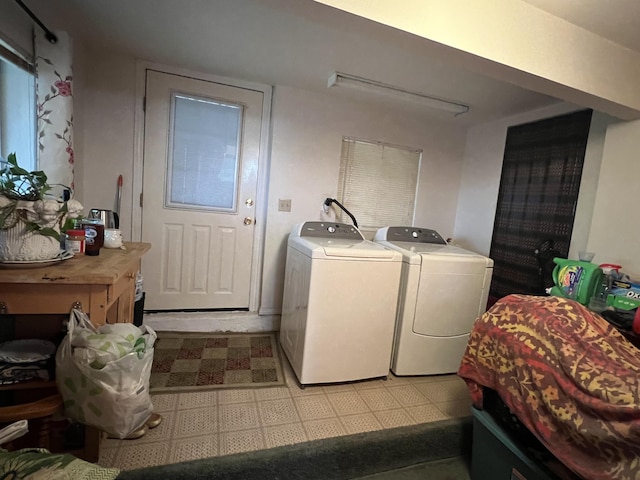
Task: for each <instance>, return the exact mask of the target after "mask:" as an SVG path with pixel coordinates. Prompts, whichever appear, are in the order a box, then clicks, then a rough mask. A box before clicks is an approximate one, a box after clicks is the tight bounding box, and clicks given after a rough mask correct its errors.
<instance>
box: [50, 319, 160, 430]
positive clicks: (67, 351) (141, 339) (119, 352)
mask: <svg viewBox="0 0 640 480" xmlns="http://www.w3.org/2000/svg"><path fill="white" fill-rule="evenodd" d="M132 329H135V330H132ZM155 340H156V333H155V332H154V331H153V330H152V329H151V328H149V327H147V326H145V325H143V326H141V327H135V326H133V325H131V324H127V323H122V324H112V325H104V326H102V327H99V328H96V327H95V326H94V325H93V324H92V323H91V321H90V320H89V318H88V317H87V316H86V315H85V314H84V313H82V312H81V311H80V310H77V309H73V310H72V311H71V316H70V318H69V325H68V326H67V335H66V336H65V338H64V339H63V340H62V343H61V344H60V347H58V352H57V354H56V382H57V384H58V390H59V391H60V394H61V395H62V398H63V400H64V408H65V414H66V415H67V416H68V417H69V418H72V419H74V420H76V421H78V422H81V423H83V424H85V425H91V426H93V427H96V428H99V429H100V430H103V431H105V432H107V433H108V434H110V435H111V436H114V437H117V438H125V437H126V436H128V435H129V434H130V433H131V432H133V431H134V430H137V429H138V428H140V427H142V425H144V423H145V422H146V421H147V419H148V418H149V416H150V415H151V413H152V412H153V405H152V403H151V397H150V396H149V376H150V375H151V364H152V363H153V344H154V343H155Z"/></svg>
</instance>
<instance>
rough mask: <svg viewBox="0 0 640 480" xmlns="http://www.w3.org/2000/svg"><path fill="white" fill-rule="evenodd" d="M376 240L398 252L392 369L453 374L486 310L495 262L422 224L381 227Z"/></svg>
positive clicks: (403, 372) (403, 371)
mask: <svg viewBox="0 0 640 480" xmlns="http://www.w3.org/2000/svg"><path fill="white" fill-rule="evenodd" d="M374 241H375V242H377V243H379V244H380V245H384V246H386V247H388V248H392V249H394V250H396V251H398V252H400V253H402V279H401V282H400V299H399V301H398V311H397V321H396V331H395V336H394V344H393V354H392V360H391V370H392V371H393V373H395V374H396V375H435V374H444V373H455V372H456V371H457V370H458V367H459V366H460V360H461V359H462V355H463V354H464V351H465V348H466V346H467V341H468V339H469V333H470V332H471V329H472V327H473V323H474V321H475V319H476V318H477V317H478V316H479V315H481V314H482V313H484V311H485V309H486V305H487V298H488V296H489V286H490V284H491V276H492V274H493V260H492V259H490V258H487V257H485V256H483V255H479V254H477V253H474V252H471V251H468V250H464V249H462V248H459V247H455V246H452V245H448V244H447V242H446V241H445V240H444V239H443V238H442V237H441V236H440V235H439V234H438V232H436V231H435V230H429V229H426V228H416V227H385V228H381V229H380V230H378V231H377V232H376V234H375V236H374Z"/></svg>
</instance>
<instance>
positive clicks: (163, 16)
mask: <svg viewBox="0 0 640 480" xmlns="http://www.w3.org/2000/svg"><path fill="white" fill-rule="evenodd" d="M524 1H526V2H527V3H529V4H531V5H533V6H535V7H537V8H540V9H543V10H546V11H548V12H549V13H551V14H553V15H556V16H559V17H561V18H563V19H565V20H567V21H569V22H571V23H574V24H576V25H580V26H583V27H584V28H587V29H590V30H592V31H593V32H594V33H597V34H599V35H601V36H605V37H607V38H610V39H611V40H612V41H614V42H617V43H620V44H622V45H625V46H627V47H629V48H633V49H638V50H640V28H638V26H636V25H635V24H637V23H639V22H640V2H637V0H607V1H606V2H604V1H602V0H524ZM25 3H26V4H27V5H28V6H29V8H31V9H32V10H33V11H34V12H35V13H36V15H38V16H39V17H40V18H41V20H42V21H43V22H44V23H45V24H47V26H48V27H49V28H51V29H55V28H62V29H65V30H67V31H69V33H70V34H71V36H72V38H73V41H74V45H83V46H84V45H92V46H94V47H96V48H110V49H116V50H119V51H123V52H126V54H127V55H130V56H133V57H136V58H140V59H144V60H148V61H153V62H159V63H163V64H168V65H173V66H180V67H184V68H188V69H191V70H194V71H201V72H205V73H213V74H216V75H221V76H226V77H231V78H236V79H241V80H248V81H255V82H261V83H266V84H271V85H284V86H292V87H298V88H303V89H308V90H317V91H323V92H326V91H327V79H328V78H329V76H330V75H331V74H332V73H333V72H334V71H339V72H344V73H349V74H353V75H357V76H360V77H365V78H369V79H373V80H377V81H380V82H383V83H386V84H391V85H395V86H398V87H402V88H404V89H407V90H410V91H416V92H422V93H425V94H428V95H431V96H435V97H439V98H443V99H447V100H452V101H455V102H458V103H463V104H466V105H469V106H470V108H471V109H470V112H469V113H467V114H465V115H462V116H459V117H453V116H452V115H451V114H444V113H440V112H424V115H426V116H430V117H435V118H438V119H439V120H442V121H447V122H456V123H457V124H460V125H470V124H473V123H479V122H484V121H489V120H493V119H496V118H501V117H505V116H509V115H513V114H517V113H520V112H523V111H527V110H531V109H533V108H538V107H542V106H546V105H549V104H551V103H555V102H557V101H558V100H557V99H555V98H551V97H548V96H546V95H542V94H539V93H535V92H532V91H529V90H526V89H523V88H520V87H518V86H516V85H512V84H509V83H505V82H501V81H498V80H496V79H493V78H489V77H486V76H483V75H480V74H478V73H474V72H472V71H470V70H469V69H468V68H465V66H464V65H463V64H460V63H457V62H456V59H454V58H452V57H450V56H447V54H446V50H444V49H442V48H438V46H437V45H434V44H433V43H432V42H429V41H427V40H424V39H421V38H418V37H415V36H413V35H410V34H407V33H404V32H401V31H398V30H395V29H392V28H388V27H385V26H382V25H379V24H376V23H374V22H371V21H368V20H365V19H362V18H360V17H355V16H352V15H350V14H347V13H344V12H341V11H339V10H336V9H333V8H330V7H327V6H325V5H322V4H319V3H317V2H314V1H312V0H135V1H131V0H91V1H86V0H52V1H49V2H37V1H35V0H26V1H25ZM605 4H606V6H605ZM614 5H615V6H616V7H615V8H614ZM334 90H335V92H334ZM331 93H332V94H335V95H340V94H342V95H347V94H346V93H342V92H339V89H332V90H331ZM349 95H351V97H350V98H351V99H353V98H356V99H357V97H353V96H352V95H353V94H352V93H349ZM363 99H364V100H369V101H374V100H372V99H367V98H363ZM375 101H383V100H375ZM388 106H389V108H406V107H405V106H402V107H400V106H397V107H396V106H393V105H388Z"/></svg>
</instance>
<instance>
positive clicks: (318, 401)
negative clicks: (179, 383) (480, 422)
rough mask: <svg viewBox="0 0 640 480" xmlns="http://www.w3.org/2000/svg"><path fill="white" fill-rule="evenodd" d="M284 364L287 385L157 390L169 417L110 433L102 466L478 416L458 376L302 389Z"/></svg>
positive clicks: (159, 408)
mask: <svg viewBox="0 0 640 480" xmlns="http://www.w3.org/2000/svg"><path fill="white" fill-rule="evenodd" d="M283 367H284V373H285V378H286V382H287V386H286V387H268V388H257V389H224V390H213V391H208V392H193V393H176V394H157V395H152V401H153V406H154V411H156V412H158V413H160V414H162V415H163V417H164V421H163V422H162V423H161V424H160V425H159V426H158V427H156V428H155V429H153V430H149V432H148V433H147V434H146V435H145V436H144V437H142V438H139V439H137V440H115V439H107V438H103V439H102V443H101V447H100V459H99V461H98V463H99V464H100V465H102V466H105V467H117V468H120V469H122V470H130V469H134V468H140V467H146V466H151V465H163V464H168V463H175V462H180V461H185V460H194V459H198V458H205V457H213V456H221V455H228V454H232V453H239V452H245V451H253V450H260V449H265V448H271V447H276V446H280V445H287V444H293V443H299V442H305V441H308V440H317V439H321V438H328V437H337V436H340V435H348V434H352V433H360V432H366V431H373V430H379V429H384V428H393V427H399V426H404V425H414V424H418V423H424V422H433V421H438V420H444V419H448V418H454V417H461V416H468V415H470V408H471V399H470V397H469V393H468V391H467V388H466V386H465V384H464V382H463V381H462V380H461V379H460V378H459V377H457V376H456V375H438V376H428V377H396V376H394V375H392V374H390V376H389V378H388V379H387V380H382V379H375V380H367V381H362V382H354V383H348V384H336V385H324V386H309V387H306V388H304V389H301V388H300V387H299V386H298V383H297V380H296V378H295V376H294V374H293V372H292V370H291V368H290V366H289V364H288V363H287V360H286V358H283Z"/></svg>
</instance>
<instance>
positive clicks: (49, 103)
mask: <svg viewBox="0 0 640 480" xmlns="http://www.w3.org/2000/svg"><path fill="white" fill-rule="evenodd" d="M54 33H55V35H56V36H57V37H58V41H57V42H56V43H51V42H49V41H48V40H47V39H46V38H45V36H44V33H42V32H36V34H35V57H36V102H37V108H38V167H39V169H40V170H43V171H44V172H45V173H46V174H47V177H48V183H49V184H50V185H56V187H57V188H56V189H55V190H54V191H53V192H52V193H54V194H58V195H60V196H61V195H62V189H63V187H62V186H64V187H69V188H71V189H72V190H74V182H73V173H74V172H73V170H74V169H73V165H74V158H73V95H72V93H73V90H72V81H73V74H72V71H71V60H72V49H71V40H70V38H69V36H68V35H67V34H66V33H65V32H61V31H55V32H54Z"/></svg>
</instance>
